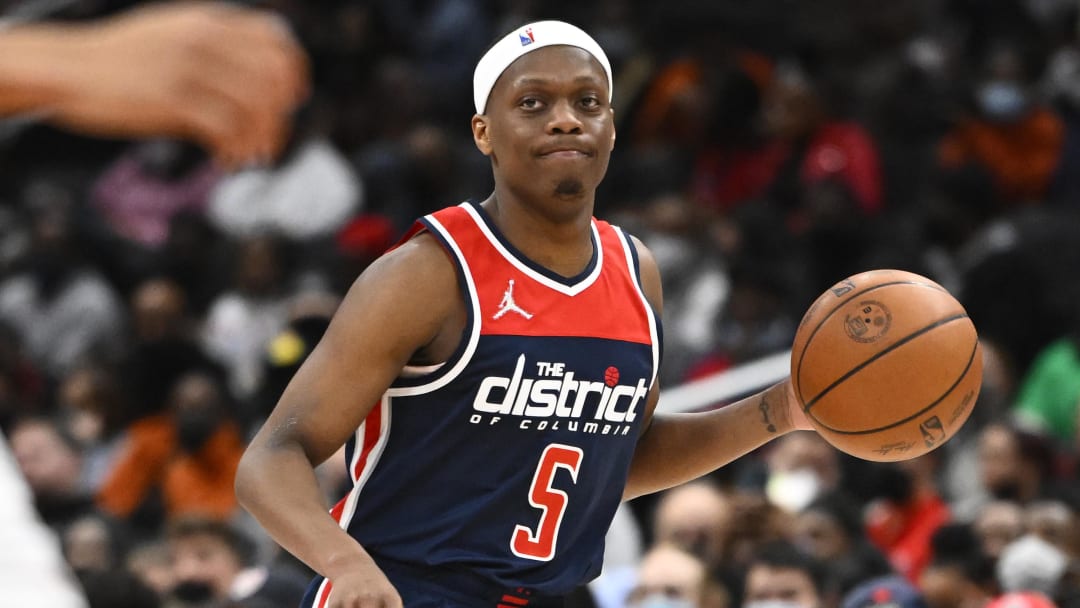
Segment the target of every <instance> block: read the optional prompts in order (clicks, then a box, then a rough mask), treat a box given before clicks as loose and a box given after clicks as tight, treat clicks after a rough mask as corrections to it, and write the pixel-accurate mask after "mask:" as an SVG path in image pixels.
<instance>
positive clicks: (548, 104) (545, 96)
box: [473, 46, 615, 200]
mask: <svg viewBox="0 0 1080 608" xmlns="http://www.w3.org/2000/svg"><path fill="white" fill-rule="evenodd" d="M473 135H474V137H475V140H476V144H477V147H479V148H480V150H481V151H482V152H483V153H484V154H487V155H489V156H491V157H492V164H493V166H494V168H495V178H496V180H497V181H501V182H502V183H503V184H505V185H506V186H508V187H509V189H510V191H511V192H514V193H515V194H518V195H519V196H523V197H524V198H527V199H529V200H548V199H550V198H551V197H553V196H554V197H555V198H558V199H566V200H582V199H585V200H591V197H592V195H593V191H594V190H595V189H596V187H597V185H599V183H600V181H601V180H602V179H603V177H604V173H605V172H606V171H607V165H608V160H609V158H610V157H611V150H612V148H613V147H614V145H615V122H614V112H613V110H612V108H611V105H610V104H609V103H608V86H607V76H606V75H605V73H604V69H603V68H602V67H601V66H600V63H599V62H598V61H597V60H596V59H595V58H594V57H593V56H592V55H590V54H589V53H588V52H586V51H584V50H582V49H579V48H576V47H571V46H551V47H546V48H543V49H539V50H537V51H533V52H532V53H528V54H526V55H524V56H522V57H521V58H520V59H518V60H517V61H515V62H514V63H513V64H511V65H510V67H509V68H507V70H506V71H505V72H503V74H502V76H500V77H499V80H498V81H497V82H496V83H495V87H494V88H493V89H492V91H491V96H490V97H489V98H488V104H487V113H486V114H485V115H483V116H476V117H474V119H473Z"/></svg>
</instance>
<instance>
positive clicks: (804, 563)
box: [747, 541, 832, 597]
mask: <svg viewBox="0 0 1080 608" xmlns="http://www.w3.org/2000/svg"><path fill="white" fill-rule="evenodd" d="M754 566H765V567H767V568H773V569H781V568H782V569H786V570H798V571H800V572H803V573H805V574H806V575H807V576H808V577H809V578H810V582H811V583H813V584H814V589H816V590H817V592H818V595H819V596H821V597H825V596H826V595H828V594H829V593H831V592H832V579H831V578H830V576H829V571H828V569H827V568H826V567H825V564H824V563H823V562H822V561H821V560H819V559H817V558H815V557H813V556H811V555H810V554H809V553H806V552H805V551H803V550H802V549H799V548H798V547H797V546H795V545H794V544H792V543H790V542H788V541H773V542H770V543H766V544H764V545H762V546H761V548H760V549H758V551H757V553H755V554H754V557H753V558H752V559H751V560H750V563H749V564H748V565H747V571H749V570H750V569H751V568H753V567H754Z"/></svg>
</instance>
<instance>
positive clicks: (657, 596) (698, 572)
mask: <svg viewBox="0 0 1080 608" xmlns="http://www.w3.org/2000/svg"><path fill="white" fill-rule="evenodd" d="M626 606H628V607H629V608H727V607H728V606H729V598H728V594H727V592H726V591H725V590H724V588H723V587H722V586H721V585H720V584H719V583H717V582H716V581H714V580H713V579H712V578H711V577H710V576H709V573H708V570H707V569H706V567H705V562H703V561H702V560H701V559H700V558H698V557H696V556H694V555H693V554H691V553H688V552H686V551H684V550H682V549H680V548H678V547H676V546H675V545H672V544H667V543H664V544H660V545H657V546H655V547H653V548H652V549H650V550H649V551H648V552H647V553H646V554H645V556H644V557H643V558H642V560H641V564H640V565H639V566H638V569H637V583H636V584H635V585H634V588H633V590H632V591H631V592H630V595H629V597H627V599H626Z"/></svg>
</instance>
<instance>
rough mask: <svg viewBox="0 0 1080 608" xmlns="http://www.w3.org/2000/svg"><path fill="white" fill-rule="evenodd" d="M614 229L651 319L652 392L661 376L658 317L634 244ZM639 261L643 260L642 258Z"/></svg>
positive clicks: (650, 386)
mask: <svg viewBox="0 0 1080 608" xmlns="http://www.w3.org/2000/svg"><path fill="white" fill-rule="evenodd" d="M612 229H613V230H614V231H615V234H616V235H617V236H618V237H619V242H620V243H622V247H623V254H624V255H626V267H627V268H628V269H629V270H630V278H631V279H632V280H633V281H634V285H635V286H636V287H637V292H638V297H640V298H641V304H642V305H643V306H644V307H645V314H646V315H648V317H649V339H650V341H651V342H652V360H653V377H652V379H651V380H649V390H652V387H653V384H654V383H656V377H657V376H658V375H659V374H660V338H659V336H658V333H657V331H656V315H655V314H654V312H653V307H652V304H649V298H648V297H647V296H646V295H645V289H644V288H642V287H641V277H640V275H641V269H640V268H638V266H637V265H636V264H634V253H633V252H632V251H631V250H630V248H631V247H633V246H634V243H633V242H632V241H631V240H630V237H629V235H627V234H626V233H624V232H623V231H622V230H620V229H619V228H618V227H616V226H612ZM638 259H639V260H640V259H641V258H640V256H639V257H638Z"/></svg>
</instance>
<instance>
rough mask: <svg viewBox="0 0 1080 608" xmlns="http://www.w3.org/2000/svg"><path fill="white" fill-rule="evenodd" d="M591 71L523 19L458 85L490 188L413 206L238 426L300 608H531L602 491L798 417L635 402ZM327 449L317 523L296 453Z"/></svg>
mask: <svg viewBox="0 0 1080 608" xmlns="http://www.w3.org/2000/svg"><path fill="white" fill-rule="evenodd" d="M611 83H612V78H611V68H610V65H609V63H608V60H607V58H606V57H605V55H604V52H603V51H602V50H601V49H600V47H599V46H598V45H597V43H596V42H595V41H594V40H593V39H592V38H590V37H589V36H588V35H587V34H586V33H585V32H583V31H581V30H579V29H578V28H576V27H574V26H571V25H569V24H565V23H561V22H552V21H548V22H538V23H533V24H531V25H529V26H525V27H523V28H521V29H519V30H517V31H515V32H512V33H510V34H509V35H508V36H506V37H505V38H503V39H502V40H500V41H499V42H497V43H496V44H495V46H494V47H493V48H492V49H491V50H489V51H488V52H487V53H486V54H485V55H484V56H483V58H481V59H480V61H479V63H478V65H477V68H476V72H475V76H474V81H473V88H474V98H475V104H476V115H475V116H474V117H473V119H472V132H473V137H474V140H475V142H476V146H477V147H478V148H479V149H480V151H481V152H482V153H483V154H485V155H487V156H489V157H490V158H491V165H492V170H493V171H494V177H495V191H494V193H493V194H492V195H491V196H489V197H488V198H487V199H486V200H484V201H483V202H480V203H474V202H466V203H463V204H461V205H459V206H456V207H450V208H447V209H444V210H442V211H438V212H436V213H434V214H431V215H429V216H426V217H425V218H423V219H421V220H420V221H418V222H417V223H416V224H415V226H414V227H413V229H412V230H411V231H410V232H409V233H408V234H407V235H406V236H405V238H404V239H403V241H402V242H401V243H400V245H399V246H398V247H396V248H395V249H393V250H392V251H390V252H389V253H387V254H386V255H384V256H383V257H382V258H380V259H379V260H378V261H376V262H375V263H374V264H373V265H372V266H371V267H370V268H369V269H368V270H367V271H365V273H364V274H363V275H362V276H361V277H360V278H359V279H357V281H356V283H355V284H354V285H353V287H352V289H351V290H350V292H349V294H348V295H347V296H346V298H345V300H344V302H343V303H342V305H341V307H340V309H339V310H338V313H337V315H336V316H335V318H334V319H333V321H332V323H331V325H330V328H329V329H328V330H327V332H326V335H325V337H324V338H323V340H322V341H321V343H320V344H319V345H318V346H317V347H316V349H315V350H314V351H313V352H312V354H311V356H310V357H309V358H308V360H307V361H306V362H305V363H304V365H303V366H302V367H301V369H300V370H299V371H298V372H297V374H296V376H295V377H294V378H293V379H292V381H291V383H290V384H289V385H288V387H287V388H286V389H285V391H284V394H283V395H282V397H281V399H280V401H279V403H278V405H277V407H276V408H275V410H274V412H273V413H272V414H271V416H270V417H269V419H268V420H267V422H266V424H265V425H264V427H263V428H262V429H261V430H260V432H259V433H258V435H257V436H256V437H255V438H254V440H253V441H252V443H251V445H250V447H249V448H248V451H247V453H246V454H245V456H244V459H243V461H242V463H241V465H240V470H239V472H238V474H237V482H236V483H237V492H238V495H239V497H240V500H241V502H242V504H243V505H244V506H245V507H247V508H248V509H249V510H250V511H251V512H252V513H253V514H254V515H255V516H256V517H257V518H258V519H259V520H260V522H261V523H262V524H263V525H264V526H265V528H266V529H267V530H268V531H269V532H270V533H271V535H272V536H273V537H274V538H275V539H276V540H277V541H278V542H279V543H280V544H281V545H282V546H283V547H285V548H286V549H287V550H289V551H290V552H292V553H293V554H295V555H296V556H297V557H299V558H300V559H302V560H304V561H305V562H306V563H307V564H309V565H310V566H311V567H312V568H313V569H314V570H316V571H317V572H318V573H319V574H321V576H320V577H319V578H317V579H316V580H315V581H314V583H313V584H312V587H311V588H310V589H309V592H308V597H307V598H306V600H305V603H304V605H305V606H318V607H324V606H332V607H335V608H343V607H351V608H356V607H365V608H368V607H384V606H402V605H405V606H410V607H414V606H418V607H437V606H477V607H480V606H490V607H493V608H494V607H495V606H510V607H517V606H534V607H535V606H546V605H558V603H559V600H558V597H559V596H560V595H562V594H565V593H566V592H568V591H569V590H571V589H573V588H574V587H576V586H578V585H580V584H581V583H583V582H585V581H587V580H589V579H591V578H592V577H594V576H596V575H597V574H598V571H599V569H600V565H601V558H602V553H603V538H604V533H605V531H606V530H607V527H608V524H609V523H610V521H611V518H612V516H613V514H614V513H615V509H616V507H617V506H618V504H619V502H620V500H623V499H627V498H632V497H634V496H638V495H641V494H645V493H648V492H654V491H657V490H660V489H663V488H668V487H671V486H674V485H676V484H679V483H682V482H684V481H687V480H690V479H693V478H695V477H698V476H700V475H703V474H705V473H707V472H709V471H711V470H713V469H715V468H717V467H719V466H721V465H723V464H725V463H727V462H729V461H731V460H733V459H735V458H737V457H739V456H740V455H742V454H744V453H746V452H747V451H749V450H751V449H753V448H755V447H757V446H759V445H761V444H763V443H764V442H766V441H768V440H770V439H772V438H774V437H777V436H779V435H782V434H784V433H786V432H788V431H790V430H793V429H795V428H809V425H808V424H807V422H806V420H805V418H803V417H802V414H801V412H800V410H799V408H798V407H797V406H796V405H795V403H796V402H795V400H794V398H793V397H792V392H791V390H790V389H789V387H788V384H787V383H786V382H785V383H781V384H778V385H776V386H774V387H772V388H770V389H768V390H766V391H764V392H762V393H760V394H758V395H755V396H754V397H751V398H749V399H746V400H744V401H741V402H739V403H737V404H734V405H731V406H729V407H726V408H723V409H721V410H718V411H714V412H710V413H707V414H688V415H679V416H664V417H659V416H658V417H656V418H652V412H653V408H654V407H655V405H656V401H657V396H658V390H659V389H658V386H657V385H656V383H655V379H656V374H657V366H658V364H659V358H660V357H659V353H660V333H661V331H660V326H659V317H660V307H661V293H660V277H659V274H658V272H657V267H656V263H655V261H654V260H653V258H652V256H651V254H650V253H649V252H648V250H646V249H645V248H644V247H643V246H642V245H641V243H640V242H638V241H637V240H636V239H634V238H632V237H630V236H629V235H627V234H626V233H625V232H623V231H622V230H620V229H618V228H616V227H614V226H611V225H609V224H607V223H605V222H602V221H600V220H596V219H594V218H593V217H592V211H593V204H594V194H595V191H596V187H597V185H598V184H599V183H600V180H601V179H602V178H603V176H604V173H605V171H606V169H607V164H608V159H609V156H610V153H611V150H612V147H613V146H614V144H615V131H614V123H613V110H612V106H611ZM343 443H346V445H347V448H346V452H347V457H348V462H347V465H348V468H349V474H350V475H352V478H353V482H354V488H353V490H352V491H351V492H350V493H349V494H348V495H347V496H346V497H345V498H343V499H342V500H341V502H339V503H338V504H337V505H336V506H334V507H333V509H332V510H331V511H330V514H329V515H327V512H326V509H325V507H324V506H323V504H322V503H321V501H320V498H319V491H318V486H317V485H316V481H315V475H314V473H313V471H312V467H313V466H315V465H317V464H319V463H321V462H322V461H324V460H325V459H326V458H327V457H329V456H330V455H331V454H332V453H333V452H334V451H335V450H336V449H337V448H338V447H339V446H340V445H342V444H343Z"/></svg>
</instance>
